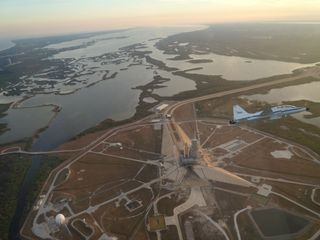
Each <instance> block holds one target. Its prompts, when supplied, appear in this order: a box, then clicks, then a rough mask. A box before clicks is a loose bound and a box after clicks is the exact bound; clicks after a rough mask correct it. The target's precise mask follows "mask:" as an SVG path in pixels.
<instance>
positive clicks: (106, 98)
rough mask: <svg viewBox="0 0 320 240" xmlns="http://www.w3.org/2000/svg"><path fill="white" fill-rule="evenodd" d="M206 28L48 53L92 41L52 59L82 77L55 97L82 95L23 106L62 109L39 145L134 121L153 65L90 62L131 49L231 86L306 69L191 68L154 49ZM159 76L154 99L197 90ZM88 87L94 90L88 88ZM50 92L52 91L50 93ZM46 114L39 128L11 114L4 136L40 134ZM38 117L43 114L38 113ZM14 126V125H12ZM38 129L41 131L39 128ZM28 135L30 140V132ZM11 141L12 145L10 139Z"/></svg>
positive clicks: (220, 63)
mask: <svg viewBox="0 0 320 240" xmlns="http://www.w3.org/2000/svg"><path fill="white" fill-rule="evenodd" d="M203 28H204V26H191V27H173V28H137V29H131V30H128V31H123V32H116V33H110V34H104V35H99V36H94V37H90V38H86V39H78V40H74V41H67V42H63V43H59V44H55V45H50V46H47V48H55V49H64V48H67V47H72V46H81V45H83V44H85V43H88V42H92V41H93V40H94V43H93V44H92V45H87V46H86V47H84V48H80V49H76V50H71V51H63V52H61V53H59V54H56V55H54V58H62V59H63V58H74V59H78V60H77V61H75V62H76V64H74V65H71V67H73V68H75V69H76V70H77V67H78V68H79V69H80V70H81V71H82V72H81V73H82V74H84V75H81V76H78V77H77V78H76V80H77V81H76V82H75V83H74V84H73V85H67V84H65V83H66V81H61V82H59V83H58V84H56V86H55V88H56V89H57V91H60V93H64V94H66V93H70V92H72V91H74V90H78V91H76V92H74V93H73V94H70V95H54V94H45V95H36V96H34V97H32V98H31V99H28V100H27V101H25V102H24V103H23V104H22V105H23V106H37V105H39V104H56V105H59V106H61V107H62V111H61V112H60V113H59V114H58V115H57V117H56V118H55V119H54V120H53V121H52V123H51V124H50V126H49V128H48V129H46V131H45V132H43V133H42V134H41V135H40V139H39V141H40V142H42V141H44V142H46V144H48V146H51V145H52V146H57V145H58V144H61V143H62V142H64V141H66V140H67V139H69V138H71V137H73V136H75V135H77V134H78V133H80V132H82V131H83V130H85V129H87V128H90V127H93V126H95V125H96V124H98V123H99V122H101V121H103V120H104V119H106V118H112V119H114V120H121V119H125V118H129V117H131V116H132V115H134V113H135V109H136V107H137V105H138V103H139V95H140V93H141V91H140V90H137V89H134V88H135V87H137V86H141V85H145V84H147V83H149V82H151V81H152V80H153V77H154V70H155V68H151V67H150V66H147V65H149V64H147V63H146V62H145V60H142V61H141V64H139V65H134V66H128V65H129V64H130V63H134V62H132V59H131V60H129V61H120V63H112V62H107V61H106V64H103V63H104V62H103V61H105V59H102V60H101V61H95V60H94V59H93V58H90V57H93V56H101V55H103V54H105V53H110V52H115V51H118V50H119V48H121V47H125V46H128V45H132V44H136V43H143V44H144V46H143V48H142V49H141V50H140V49H139V50H140V51H152V53H151V57H153V58H156V59H159V60H161V61H164V62H165V63H166V64H167V65H168V66H170V67H177V68H179V69H182V70H186V69H190V68H195V67H199V66H201V67H203V69H202V70H197V71H194V72H197V73H202V74H211V75H223V77H225V78H227V79H233V80H250V79H255V78H262V77H268V76H272V75H276V74H283V73H290V72H291V71H292V70H293V69H295V68H298V67H304V66H305V65H302V64H295V63H285V62H277V61H262V60H252V59H251V60H250V63H248V59H246V58H240V57H230V56H220V55H216V54H207V55H201V59H213V62H212V63H199V64H192V63H189V62H187V61H173V60H167V58H170V57H172V55H166V54H163V52H162V51H159V50H158V49H156V48H155V47H154V44H155V42H156V41H157V40H156V39H157V38H163V37H167V36H169V35H172V34H176V33H180V32H184V31H185V32H187V31H194V30H199V29H203ZM124 36H125V38H124ZM117 37H122V38H117ZM115 38H117V39H115ZM192 57H193V58H198V59H199V58H200V56H196V55H192ZM123 58H124V59H127V58H130V57H129V56H123ZM79 66H81V67H79ZM124 69H125V70H124ZM80 70H79V71H80ZM107 70H110V72H111V73H115V72H117V73H118V75H117V76H116V77H115V78H114V79H108V80H103V81H101V79H102V76H103V74H104V73H105V71H107ZM90 71H93V73H92V74H88V72H90ZM157 72H158V74H159V75H161V76H162V77H164V78H169V79H171V80H170V81H168V82H164V83H161V84H159V85H160V86H163V88H158V89H154V90H153V93H155V94H158V95H159V96H164V97H168V96H172V95H175V94H178V93H180V92H184V91H189V90H194V89H195V88H196V84H195V82H193V81H192V80H190V79H186V78H183V77H180V76H176V75H173V74H172V73H169V72H166V71H163V70H157ZM68 77H71V76H68ZM62 80H65V79H62ZM99 81H101V82H99ZM84 82H86V83H84ZM97 82H98V83H97ZM95 83H97V84H95ZM92 84H95V85H92ZM88 85H91V86H89V87H85V86H88ZM49 90H50V91H52V89H49ZM8 101H12V99H9V98H7V97H5V96H0V102H2V103H3V102H8ZM14 111H15V112H19V111H21V113H19V116H23V115H24V114H26V113H25V111H26V110H18V109H16V110H14ZM43 114H44V115H46V116H39V117H38V115H34V116H35V117H34V118H36V117H37V118H39V120H38V121H39V122H37V121H34V120H33V119H29V118H24V119H23V118H22V117H19V116H17V115H18V113H13V111H12V112H11V111H9V112H8V116H7V117H6V119H3V121H7V122H8V123H9V125H10V127H11V128H12V130H11V132H7V133H6V134H7V135H11V136H13V135H16V136H17V138H18V137H21V136H23V137H25V135H26V132H25V131H22V130H21V128H20V127H19V126H22V124H20V122H21V121H22V119H23V121H24V123H23V124H25V125H26V126H30V127H29V129H32V130H34V129H39V128H40V127H41V126H43V125H44V124H45V123H47V117H48V115H50V116H51V114H48V113H47V112H43ZM39 115H41V114H40V113H39ZM11 121H12V123H10V122H11ZM36 125H38V127H37V126H36ZM19 131H22V133H21V134H20V133H19ZM28 133H29V134H30V133H31V131H30V132H28ZM3 136H5V135H3ZM3 136H2V137H0V139H4V137H3ZM7 139H8V140H10V139H11V138H7ZM3 141H4V140H3ZM49 142H51V143H52V144H50V143H49ZM42 146H45V144H42Z"/></svg>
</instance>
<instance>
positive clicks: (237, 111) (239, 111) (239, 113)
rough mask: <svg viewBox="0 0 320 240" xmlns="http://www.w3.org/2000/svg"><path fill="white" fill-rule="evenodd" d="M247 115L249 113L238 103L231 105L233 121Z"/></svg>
mask: <svg viewBox="0 0 320 240" xmlns="http://www.w3.org/2000/svg"><path fill="white" fill-rule="evenodd" d="M248 115H249V113H248V112H246V110H244V109H243V108H242V107H240V106H239V105H234V106H233V120H234V121H238V120H241V119H243V118H246V117H248Z"/></svg>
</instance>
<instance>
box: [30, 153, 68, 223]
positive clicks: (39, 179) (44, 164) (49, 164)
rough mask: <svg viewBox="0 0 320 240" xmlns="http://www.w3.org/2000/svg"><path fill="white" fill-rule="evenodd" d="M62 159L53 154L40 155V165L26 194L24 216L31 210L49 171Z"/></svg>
mask: <svg viewBox="0 0 320 240" xmlns="http://www.w3.org/2000/svg"><path fill="white" fill-rule="evenodd" d="M62 161H63V160H61V159H59V158H58V157H54V156H46V155H42V156H41V163H40V167H39V169H38V171H37V173H36V174H35V176H34V177H35V178H34V181H33V183H32V186H31V188H30V191H29V193H28V196H27V207H26V209H25V213H24V217H26V215H27V214H28V212H29V211H30V210H31V208H32V206H33V204H34V202H35V200H36V198H37V196H38V195H39V193H40V191H41V188H42V186H43V184H44V182H45V181H46V180H47V178H48V176H49V174H50V172H51V171H52V170H53V169H55V168H56V167H57V166H58V165H60V164H61V163H62Z"/></svg>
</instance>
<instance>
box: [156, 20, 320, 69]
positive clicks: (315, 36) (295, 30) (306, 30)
mask: <svg viewBox="0 0 320 240" xmlns="http://www.w3.org/2000/svg"><path fill="white" fill-rule="evenodd" d="M185 42H188V43H190V44H188V45H187V46H186V47H185V49H184V51H183V53H184V54H185V55H186V54H191V53H192V52H193V50H192V48H191V47H190V46H192V45H195V46H197V48H198V50H200V51H206V52H214V53H217V54H221V55H228V56H240V57H247V58H256V59H270V60H280V61H287V62H299V63H314V62H319V61H320V48H319V42H320V25H319V24H280V23H276V24H272V23H265V24H263V23H260V24H216V25H212V26H210V27H209V28H208V29H205V30H200V31H195V32H188V33H181V34H177V35H174V36H170V37H168V38H165V39H162V40H160V41H159V42H158V43H157V47H158V48H159V49H160V50H163V51H165V52H166V53H170V54H179V53H177V52H175V49H177V46H179V43H185ZM178 49H179V48H178ZM186 49H187V50H189V52H186Z"/></svg>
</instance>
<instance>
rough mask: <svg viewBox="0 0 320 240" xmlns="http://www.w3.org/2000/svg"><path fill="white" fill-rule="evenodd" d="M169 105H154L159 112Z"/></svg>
mask: <svg viewBox="0 0 320 240" xmlns="http://www.w3.org/2000/svg"><path fill="white" fill-rule="evenodd" d="M168 106H169V104H166V103H164V104H161V105H160V106H158V107H156V111H157V112H161V111H162V110H164V109H166V108H167V107H168Z"/></svg>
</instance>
